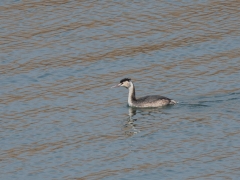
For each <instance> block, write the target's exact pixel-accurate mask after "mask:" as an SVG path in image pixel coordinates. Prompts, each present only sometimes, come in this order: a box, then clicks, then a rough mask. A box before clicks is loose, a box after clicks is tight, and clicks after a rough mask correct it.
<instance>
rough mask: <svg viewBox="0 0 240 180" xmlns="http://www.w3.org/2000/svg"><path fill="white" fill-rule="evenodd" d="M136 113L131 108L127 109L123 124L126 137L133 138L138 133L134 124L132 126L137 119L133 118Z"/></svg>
mask: <svg viewBox="0 0 240 180" xmlns="http://www.w3.org/2000/svg"><path fill="white" fill-rule="evenodd" d="M136 113H137V110H136V109H135V108H132V107H128V118H127V119H126V120H125V122H124V126H123V130H124V134H125V135H127V136H133V135H134V134H137V133H139V132H140V131H139V130H138V129H137V128H136V126H137V125H136V124H134V122H135V121H137V119H136V118H135V119H134V118H133V116H135V115H136Z"/></svg>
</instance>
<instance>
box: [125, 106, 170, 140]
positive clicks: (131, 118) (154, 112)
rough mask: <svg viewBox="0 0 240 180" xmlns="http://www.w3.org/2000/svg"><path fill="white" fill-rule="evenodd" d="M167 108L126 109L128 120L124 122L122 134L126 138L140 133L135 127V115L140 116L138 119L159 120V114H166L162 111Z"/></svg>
mask: <svg viewBox="0 0 240 180" xmlns="http://www.w3.org/2000/svg"><path fill="white" fill-rule="evenodd" d="M168 108H169V107H164V108H133V107H128V118H127V119H125V120H124V125H123V129H122V130H123V131H124V134H125V135H127V136H133V135H134V134H137V133H139V132H140V130H139V128H138V127H137V123H136V121H137V120H138V118H137V117H136V115H137V114H139V115H140V118H144V119H145V118H151V119H154V118H156V117H158V118H159V114H167V112H166V111H164V109H168Z"/></svg>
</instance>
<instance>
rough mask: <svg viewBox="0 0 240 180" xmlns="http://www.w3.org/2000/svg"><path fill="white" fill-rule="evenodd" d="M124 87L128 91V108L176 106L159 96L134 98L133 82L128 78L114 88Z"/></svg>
mask: <svg viewBox="0 0 240 180" xmlns="http://www.w3.org/2000/svg"><path fill="white" fill-rule="evenodd" d="M120 86H122V87H125V88H127V89H128V90H129V93H128V105H129V106H130V107H141V108H142V107H161V106H165V105H168V104H176V103H177V102H176V101H174V100H172V99H169V98H166V97H164V96H159V95H151V96H144V97H141V98H136V96H135V88H134V85H133V82H132V81H131V79H129V78H124V79H122V80H121V81H120V83H119V84H118V85H116V86H113V87H112V88H114V87H120Z"/></svg>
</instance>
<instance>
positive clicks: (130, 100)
mask: <svg viewBox="0 0 240 180" xmlns="http://www.w3.org/2000/svg"><path fill="white" fill-rule="evenodd" d="M130 84H131V86H130V87H129V88H128V105H129V106H133V99H135V89H134V85H133V83H132V82H130Z"/></svg>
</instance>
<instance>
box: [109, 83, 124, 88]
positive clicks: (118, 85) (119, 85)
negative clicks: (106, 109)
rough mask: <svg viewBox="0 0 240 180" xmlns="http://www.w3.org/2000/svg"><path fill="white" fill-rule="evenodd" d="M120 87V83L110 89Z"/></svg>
mask: <svg viewBox="0 0 240 180" xmlns="http://www.w3.org/2000/svg"><path fill="white" fill-rule="evenodd" d="M121 85H122V83H120V84H118V85H116V86H112V87H111V88H116V87H120V86H121Z"/></svg>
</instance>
